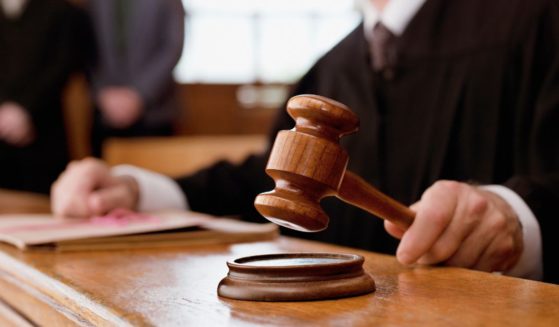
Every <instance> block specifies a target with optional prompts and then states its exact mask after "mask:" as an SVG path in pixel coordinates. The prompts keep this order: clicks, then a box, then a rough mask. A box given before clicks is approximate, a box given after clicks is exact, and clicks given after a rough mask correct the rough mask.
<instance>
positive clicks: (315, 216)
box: [254, 95, 415, 232]
mask: <svg viewBox="0 0 559 327" xmlns="http://www.w3.org/2000/svg"><path fill="white" fill-rule="evenodd" d="M287 111H288V113H289V115H290V116H291V117H292V118H293V119H294V120H295V128H293V129H292V130H285V131H280V132H279V133H278V135H277V138H276V140H275V143H274V146H273V148H272V151H271V154H270V158H269V160H268V165H267V167H266V173H267V174H268V175H269V176H270V177H272V178H273V179H274V181H275V184H276V185H275V189H274V190H272V191H270V192H266V193H262V194H260V195H258V196H257V197H256V199H255V202H254V205H255V207H256V209H257V210H258V212H260V214H261V215H263V216H264V217H266V218H267V219H268V220H270V221H272V222H274V223H276V224H278V225H281V226H285V227H288V228H291V229H295V230H299V231H304V232H317V231H320V230H323V229H325V228H326V227H327V226H328V220H329V219H328V216H327V215H326V213H325V212H324V210H323V209H322V208H321V207H320V200H321V199H323V198H324V197H327V196H336V197H338V198H339V199H341V200H343V201H344V202H346V203H349V204H351V205H354V206H357V207H359V208H361V209H363V210H365V211H367V212H369V213H371V214H373V215H375V216H378V217H380V218H383V219H387V220H390V221H391V222H394V223H395V224H397V225H398V226H399V227H401V228H402V229H407V228H408V227H409V225H411V223H412V221H413V219H414V216H415V214H414V212H413V211H411V210H410V209H409V208H408V207H406V206H404V205H403V204H401V203H399V202H397V201H396V200H394V199H392V198H390V197H389V196H387V195H385V194H383V193H382V192H380V191H379V190H377V189H376V188H374V187H373V186H371V185H370V184H368V183H367V182H365V181H364V180H363V179H362V178H361V177H359V176H358V175H356V174H354V173H352V172H351V171H349V170H347V164H348V160H349V158H348V154H347V152H346V151H345V150H344V149H343V148H342V147H341V145H340V144H339V141H340V138H341V137H342V136H344V135H347V134H351V133H354V132H356V131H357V130H358V127H359V119H358V117H357V116H356V115H355V114H354V113H353V112H352V111H351V110H350V109H349V108H348V107H347V106H345V105H343V104H341V103H339V102H336V101H334V100H331V99H328V98H325V97H321V96H317V95H299V96H295V97H293V98H291V99H290V100H289V102H288V103H287Z"/></svg>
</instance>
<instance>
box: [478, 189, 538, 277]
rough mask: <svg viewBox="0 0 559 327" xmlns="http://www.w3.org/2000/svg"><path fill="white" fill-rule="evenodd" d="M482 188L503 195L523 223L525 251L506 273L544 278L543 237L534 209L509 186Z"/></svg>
mask: <svg viewBox="0 0 559 327" xmlns="http://www.w3.org/2000/svg"><path fill="white" fill-rule="evenodd" d="M481 188H482V189H484V190H486V191H490V192H493V193H495V194H497V195H499V196H500V197H502V198H503V199H504V200H505V201H506V202H507V203H508V204H509V205H510V206H511V207H512V209H513V210H514V212H515V213H516V215H517V216H518V219H519V220H520V223H521V224H522V234H523V237H524V251H523V252H522V255H521V256H520V259H519V260H518V263H517V264H516V265H515V266H514V267H513V268H512V269H511V270H509V271H507V272H505V274H506V275H509V276H514V277H521V278H528V279H534V280H542V278H543V259H542V238H541V234H540V225H539V223H538V220H537V219H536V216H535V215H534V213H533V212H532V210H530V208H529V207H528V205H527V204H526V202H524V200H522V198H521V197H520V196H519V195H518V194H516V193H515V192H514V191H512V190H511V189H509V188H508V187H505V186H502V185H485V186H482V187H481Z"/></svg>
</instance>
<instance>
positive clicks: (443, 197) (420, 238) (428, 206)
mask: <svg viewBox="0 0 559 327" xmlns="http://www.w3.org/2000/svg"><path fill="white" fill-rule="evenodd" d="M458 184H459V183H457V182H452V181H439V182H436V183H435V184H433V186H431V187H430V188H429V189H427V190H426V191H425V193H423V196H422V197H421V201H420V203H419V204H418V205H417V206H416V207H415V208H416V209H417V214H416V216H415V220H414V222H413V223H412V225H411V226H410V228H409V229H408V230H407V231H406V232H405V233H404V235H403V237H402V241H401V242H400V245H399V246H398V250H397V253H396V256H397V258H398V260H399V261H400V262H401V263H403V264H412V263H415V262H416V261H417V260H418V259H419V258H420V257H421V256H423V255H424V254H425V253H427V251H428V250H429V249H431V247H432V246H433V244H434V243H435V242H436V241H437V239H438V238H439V236H440V235H441V234H442V233H443V232H444V231H445V230H446V228H447V227H448V225H449V224H450V222H451V220H452V217H453V215H454V211H455V209H456V205H457V194H458V192H459V191H460V190H459V186H458Z"/></svg>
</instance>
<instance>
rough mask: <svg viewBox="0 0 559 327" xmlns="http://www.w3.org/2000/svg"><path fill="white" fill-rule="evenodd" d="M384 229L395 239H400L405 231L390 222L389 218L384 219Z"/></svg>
mask: <svg viewBox="0 0 559 327" xmlns="http://www.w3.org/2000/svg"><path fill="white" fill-rule="evenodd" d="M384 229H385V230H386V232H387V233H388V234H390V235H391V236H392V237H394V238H397V239H402V236H403V235H404V233H405V232H406V231H405V230H403V229H401V228H400V227H399V226H398V225H396V224H394V223H392V222H390V221H389V220H385V221H384Z"/></svg>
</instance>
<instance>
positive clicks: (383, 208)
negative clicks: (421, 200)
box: [337, 170, 415, 230]
mask: <svg viewBox="0 0 559 327" xmlns="http://www.w3.org/2000/svg"><path fill="white" fill-rule="evenodd" d="M337 197H338V198H340V199H341V200H343V201H344V202H347V203H349V204H352V205H354V206H356V207H359V208H361V209H363V210H365V211H367V212H369V213H372V214H374V215H376V216H378V217H380V218H383V219H386V220H389V221H391V222H393V223H395V224H396V225H398V226H399V227H401V228H403V229H404V230H406V229H408V227H409V226H410V225H411V223H412V222H413V219H414V218H415V213H414V212H413V211H412V210H410V209H409V208H408V207H406V206H405V205H403V204H401V203H400V202H398V201H396V200H394V199H392V198H391V197H389V196H387V195H386V194H384V193H382V192H381V191H379V190H377V189H376V188H374V187H373V186H372V185H370V184H369V183H367V182H365V181H364V180H363V179H362V178H361V177H359V176H358V175H356V174H354V173H352V172H350V171H349V170H348V171H346V172H345V175H344V178H343V179H342V183H341V185H340V188H339V190H338V194H337Z"/></svg>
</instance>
